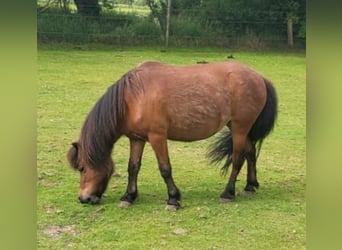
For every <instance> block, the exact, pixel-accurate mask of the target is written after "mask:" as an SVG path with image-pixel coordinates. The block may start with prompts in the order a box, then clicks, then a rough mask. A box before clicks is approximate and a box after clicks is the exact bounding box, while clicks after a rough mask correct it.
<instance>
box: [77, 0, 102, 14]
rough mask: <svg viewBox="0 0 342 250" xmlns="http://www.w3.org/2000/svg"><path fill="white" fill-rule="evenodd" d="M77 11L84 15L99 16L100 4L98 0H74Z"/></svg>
mask: <svg viewBox="0 0 342 250" xmlns="http://www.w3.org/2000/svg"><path fill="white" fill-rule="evenodd" d="M74 2H75V5H76V7H77V12H78V13H79V14H81V15H84V16H99V15H100V10H101V8H100V5H99V1H98V0H74Z"/></svg>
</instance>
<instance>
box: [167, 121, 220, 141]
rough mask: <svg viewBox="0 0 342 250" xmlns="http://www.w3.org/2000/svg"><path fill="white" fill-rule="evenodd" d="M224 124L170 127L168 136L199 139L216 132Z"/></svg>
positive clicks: (178, 139)
mask: <svg viewBox="0 0 342 250" xmlns="http://www.w3.org/2000/svg"><path fill="white" fill-rule="evenodd" d="M223 126H224V125H221V124H220V125H217V124H216V125H215V126H214V125H212V126H210V125H209V126H202V127H193V128H169V130H168V134H167V137H168V139H170V140H175V141H198V140H203V139H206V138H208V137H210V136H212V135H214V134H216V133H217V132H218V131H219V130H221V128H222V127H223Z"/></svg>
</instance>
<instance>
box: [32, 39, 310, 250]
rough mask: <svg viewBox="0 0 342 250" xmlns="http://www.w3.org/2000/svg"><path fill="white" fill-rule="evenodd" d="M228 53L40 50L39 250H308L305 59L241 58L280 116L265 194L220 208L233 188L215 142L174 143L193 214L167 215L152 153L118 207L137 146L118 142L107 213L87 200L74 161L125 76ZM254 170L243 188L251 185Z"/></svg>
mask: <svg viewBox="0 0 342 250" xmlns="http://www.w3.org/2000/svg"><path fill="white" fill-rule="evenodd" d="M231 52H232V51H230V50H227V49H205V48H201V49H170V50H168V52H167V53H161V52H160V49H159V48H158V47H154V48H153V47H152V48H146V47H136V48H129V49H127V48H124V47H120V48H117V47H115V46H104V45H101V46H95V45H94V44H85V45H70V46H67V45H65V44H64V45H60V46H56V45H54V46H52V45H48V46H47V45H44V46H39V47H38V59H37V68H38V75H37V78H38V85H37V248H38V249H279V248H281V249H305V248H306V191H305V186H306V168H305V166H306V157H305V155H306V132H305V131H306V129H305V127H306V119H305V117H306V115H305V113H306V111H305V110H306V109H305V107H306V95H305V93H306V91H305V90H306V87H305V82H306V70H305V68H306V59H305V55H304V54H295V53H283V52H244V51H240V50H236V51H233V52H234V57H235V58H236V59H235V60H239V61H241V62H243V63H246V64H248V65H250V66H252V67H253V68H255V69H256V70H257V71H259V72H260V73H262V74H263V75H265V76H266V77H267V78H269V79H270V80H272V81H273V82H274V84H275V87H276V89H277V91H278V96H279V116H278V121H277V124H276V127H275V129H274V131H273V133H272V134H271V135H270V136H269V137H268V138H267V139H266V140H265V142H264V144H263V148H262V151H261V154H260V157H259V159H258V175H259V182H260V188H259V190H258V191H257V193H256V194H255V195H253V196H243V195H242V194H240V193H238V196H237V199H236V201H234V202H232V203H230V204H220V202H219V194H220V193H221V192H222V191H223V188H224V186H225V184H226V182H227V176H226V177H223V176H221V175H220V171H219V166H218V167H213V166H210V165H209V164H208V161H207V160H206V158H205V153H206V149H207V146H208V145H209V144H210V142H211V140H212V139H214V138H212V139H208V140H203V141H199V142H193V143H181V142H174V141H169V153H170V159H171V162H172V164H173V174H174V179H175V181H176V183H177V184H178V186H179V188H180V189H181V191H182V194H183V201H182V206H183V208H182V209H180V210H178V211H176V212H170V211H165V210H164V207H165V198H166V196H167V194H166V188H165V184H164V182H163V180H162V178H161V176H160V174H159V171H158V167H157V162H156V159H155V156H154V153H153V151H152V150H151V147H150V146H149V145H146V149H145V152H144V156H143V161H142V163H143V165H142V169H141V172H140V175H139V181H138V183H139V188H140V189H139V191H140V196H139V199H138V201H137V202H136V203H135V204H134V205H133V206H131V207H129V208H128V209H121V208H119V207H118V203H119V198H120V196H121V195H122V194H123V193H124V191H125V188H126V184H127V172H126V171H127V162H128V151H129V146H128V145H129V143H128V140H127V139H126V138H122V139H120V141H118V143H116V145H115V148H114V153H113V159H114V160H115V162H116V167H117V172H118V173H119V174H121V176H120V177H115V178H113V179H112V180H111V181H110V183H109V186H108V190H107V191H106V193H105V196H104V198H103V202H101V203H100V204H99V205H95V206H90V205H82V204H80V203H79V202H78V200H77V193H78V184H79V174H78V173H77V172H74V171H73V170H71V169H70V168H69V167H68V164H67V161H66V158H65V155H66V152H67V150H68V148H69V146H70V143H71V142H72V141H73V140H75V139H77V138H78V135H79V132H80V128H81V126H82V123H83V121H84V119H85V116H86V114H87V113H88V112H89V110H90V108H91V107H92V105H94V103H95V102H96V100H97V99H98V98H99V97H100V96H101V95H102V94H103V93H104V91H105V90H106V89H107V88H108V87H109V86H110V85H111V84H112V83H113V82H115V81H116V80H117V79H118V78H119V77H121V76H122V74H123V73H125V72H127V71H128V70H129V69H131V68H132V67H134V66H135V65H137V64H138V63H141V62H142V61H144V60H159V61H162V62H167V63H172V64H193V63H195V62H196V61H200V60H206V61H209V62H215V61H224V60H227V58H226V57H227V55H229V54H230V53H231ZM245 176H246V166H244V167H243V169H242V170H241V173H240V175H239V181H238V182H237V191H238V192H240V191H241V190H242V188H243V187H244V184H245V178H246V177H245Z"/></svg>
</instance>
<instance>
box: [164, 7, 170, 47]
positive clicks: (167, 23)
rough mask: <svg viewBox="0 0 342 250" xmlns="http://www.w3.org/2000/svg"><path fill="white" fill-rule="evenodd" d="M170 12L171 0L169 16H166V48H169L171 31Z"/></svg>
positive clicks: (168, 9)
mask: <svg viewBox="0 0 342 250" xmlns="http://www.w3.org/2000/svg"><path fill="white" fill-rule="evenodd" d="M170 12H171V0H168V1H167V14H166V34H165V47H166V48H168V47H169V29H170Z"/></svg>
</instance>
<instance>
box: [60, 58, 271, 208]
mask: <svg viewBox="0 0 342 250" xmlns="http://www.w3.org/2000/svg"><path fill="white" fill-rule="evenodd" d="M276 116H277V96H276V92H275V89H274V88H273V86H272V85H271V83H270V82H269V81H268V80H266V79H265V78H264V77H262V76H261V75H259V74H258V73H256V72H255V71H254V70H252V69H250V68H249V67H247V66H245V65H243V64H240V63H236V62H224V63H208V64H197V65H193V66H171V65H166V64H162V63H159V62H145V63H142V64H141V65H139V66H137V67H136V68H134V69H132V70H130V71H129V72H128V73H126V74H125V75H123V76H122V77H121V79H119V80H118V81H117V82H116V83H115V84H113V85H112V86H111V87H109V88H108V90H107V92H106V93H105V94H104V95H103V96H102V97H101V98H100V99H99V100H98V101H97V103H96V105H95V106H94V107H93V109H92V110H91V112H90V113H89V115H88V117H87V118H86V120H85V122H84V125H83V128H82V131H81V134H80V138H79V140H78V142H74V143H73V144H72V147H71V148H70V150H69V152H68V156H67V158H68V160H69V162H70V165H71V166H72V167H73V168H74V169H77V170H79V171H80V174H81V181H80V191H79V200H80V201H81V202H82V203H92V204H95V203H98V202H99V201H100V199H101V196H102V194H103V193H104V191H105V189H106V187H107V184H108V181H109V179H110V177H111V175H112V173H113V170H114V163H113V161H112V159H111V153H112V149H113V146H114V143H115V142H116V141H117V140H118V139H119V138H120V137H121V136H122V135H125V136H127V137H128V138H129V141H130V157H129V162H128V173H129V175H128V185H127V190H126V192H125V194H124V195H123V196H122V197H121V205H122V206H128V205H129V204H131V203H132V202H134V200H135V199H136V198H137V195H138V188H137V178H138V173H139V170H140V166H141V158H142V154H143V150H144V146H145V143H146V142H147V141H148V142H149V143H150V144H151V146H152V148H153V150H154V152H155V154H156V157H157V160H158V165H159V170H160V174H161V176H162V177H163V179H164V181H165V183H166V186H167V192H168V201H167V204H168V205H169V206H171V207H173V208H178V207H179V206H180V204H179V201H180V199H181V194H180V191H179V189H178V188H177V187H176V185H175V183H174V180H173V178H172V170H171V164H170V160H169V154H168V147H167V140H168V139H170V140H177V141H196V140H201V139H205V138H208V137H210V136H212V135H214V134H215V133H217V132H218V131H220V130H221V129H222V128H223V127H225V126H227V127H228V128H229V130H226V131H225V132H224V133H223V134H222V135H221V136H220V137H219V139H218V141H217V142H216V143H215V144H214V145H213V147H212V148H211V151H210V152H209V154H208V155H209V157H211V159H212V162H213V163H215V162H219V161H221V160H222V159H223V158H226V163H225V165H224V167H223V169H228V167H229V165H230V164H231V163H232V165H233V169H232V171H231V174H230V178H229V181H228V184H227V186H226V188H225V190H224V191H223V193H222V194H221V199H222V201H229V200H232V199H233V198H234V197H235V182H236V178H237V176H238V174H239V172H240V169H241V167H242V165H243V163H244V161H245V159H246V160H247V185H246V187H245V191H247V192H254V191H255V188H257V187H258V186H259V183H258V181H257V177H256V159H257V155H258V152H259V150H260V147H261V143H262V141H263V139H264V138H265V137H266V136H267V135H268V134H269V133H270V131H271V130H272V129H273V126H274V123H275V120H276Z"/></svg>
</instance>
